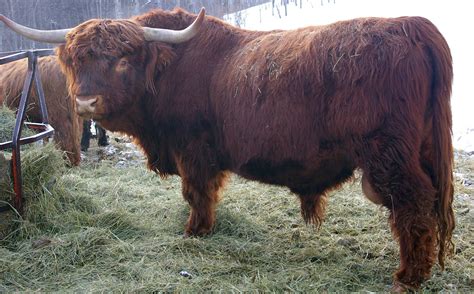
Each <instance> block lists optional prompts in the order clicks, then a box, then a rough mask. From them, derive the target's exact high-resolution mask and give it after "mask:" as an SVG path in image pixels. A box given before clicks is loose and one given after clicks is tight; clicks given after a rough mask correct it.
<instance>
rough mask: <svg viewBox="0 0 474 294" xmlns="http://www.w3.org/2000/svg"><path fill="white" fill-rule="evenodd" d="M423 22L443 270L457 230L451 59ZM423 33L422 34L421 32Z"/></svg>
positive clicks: (433, 30) (434, 31) (435, 32)
mask: <svg viewBox="0 0 474 294" xmlns="http://www.w3.org/2000/svg"><path fill="white" fill-rule="evenodd" d="M423 20H424V28H423V30H421V31H422V33H421V34H423V35H424V38H423V41H425V44H427V45H428V51H429V52H430V54H431V61H432V62H431V64H432V67H433V80H432V84H431V93H432V94H431V95H432V97H431V109H432V113H433V115H432V133H433V134H432V152H433V153H432V163H433V174H432V176H433V184H434V187H435V189H436V191H437V195H436V207H435V210H436V215H437V222H438V244H439V252H438V261H439V264H440V265H441V267H442V268H444V259H445V257H446V255H451V254H452V253H453V249H454V244H453V242H452V234H453V230H454V227H455V221H454V212H453V208H452V202H453V193H454V188H453V146H452V129H451V126H452V117H451V102H450V97H451V86H452V80H453V67H452V57H451V53H450V49H449V46H448V44H447V42H446V40H445V39H444V38H443V36H442V35H441V33H440V32H439V31H438V30H437V29H436V27H435V26H434V25H433V24H432V23H430V22H429V21H428V20H426V19H423ZM419 32H420V31H419Z"/></svg>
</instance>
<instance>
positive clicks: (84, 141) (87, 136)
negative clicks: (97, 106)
mask: <svg viewBox="0 0 474 294" xmlns="http://www.w3.org/2000/svg"><path fill="white" fill-rule="evenodd" d="M91 127H92V120H90V119H85V120H84V124H83V128H82V138H81V150H82V151H87V150H88V149H89V146H90V140H91V138H92V137H94V135H92V132H91ZM94 129H95V137H97V145H99V146H107V145H109V142H108V140H107V132H106V131H105V130H104V128H102V127H101V126H99V125H98V124H94Z"/></svg>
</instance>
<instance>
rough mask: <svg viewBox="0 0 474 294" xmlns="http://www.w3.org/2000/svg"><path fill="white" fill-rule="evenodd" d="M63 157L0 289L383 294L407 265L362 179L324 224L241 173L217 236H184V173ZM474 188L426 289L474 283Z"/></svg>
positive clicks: (27, 221) (16, 243)
mask: <svg viewBox="0 0 474 294" xmlns="http://www.w3.org/2000/svg"><path fill="white" fill-rule="evenodd" d="M54 152H57V151H54V150H48V151H45V152H42V155H41V156H42V157H44V156H45V155H44V154H45V153H54ZM59 154H60V153H59ZM41 156H40V157H41ZM53 158H55V156H53ZM59 158H61V156H59ZM471 159H472V158H471ZM51 162H53V161H52V160H49V161H48V163H51ZM43 164H45V163H43ZM56 164H57V163H54V164H53V165H50V166H49V168H52V169H53V170H54V172H48V171H47V168H43V169H42V170H35V171H34V173H36V174H37V175H38V174H40V173H42V172H48V174H49V176H48V177H45V176H44V175H38V177H39V178H40V179H42V180H41V181H40V182H41V183H40V182H37V183H36V184H35V185H36V192H34V193H33V194H29V196H28V197H29V198H28V200H27V211H28V213H27V215H26V216H25V218H23V219H20V218H15V219H14V226H12V227H11V230H10V232H9V234H8V235H7V236H5V238H4V239H3V240H2V241H0V292H2V293H3V292H7V293H9V292H18V291H19V292H354V291H355V292H367V291H370V292H385V291H389V289H390V285H391V282H392V277H391V275H392V272H394V271H395V269H396V268H397V266H398V245H397V243H396V242H395V241H394V240H393V239H392V237H391V233H390V231H389V228H388V223H387V212H386V211H385V210H384V209H381V208H379V207H377V206H375V205H373V204H371V203H370V202H369V201H367V200H366V199H365V198H364V197H363V196H362V194H361V189H360V184H359V181H358V180H355V181H354V182H353V183H348V184H346V185H345V186H344V187H343V188H342V189H341V190H339V191H336V192H334V193H332V194H331V195H330V197H329V203H328V209H327V216H326V219H325V222H324V223H323V225H322V227H321V228H320V230H316V229H314V228H313V227H311V226H306V225H305V224H304V223H303V221H302V219H301V216H300V213H299V203H298V200H297V198H296V196H294V195H292V194H291V193H289V191H288V190H287V189H284V188H280V187H275V186H268V185H262V184H259V183H256V182H251V181H246V180H244V179H241V178H239V177H237V176H233V177H232V178H231V181H230V182H229V184H228V185H227V187H226V189H225V190H224V193H223V197H222V201H221V203H220V205H219V207H218V210H217V224H216V227H215V230H214V233H213V234H212V235H210V236H206V237H202V238H187V239H184V238H182V233H183V229H184V224H185V222H186V219H187V216H188V207H187V205H186V203H185V202H184V200H183V199H182V196H181V192H180V191H181V184H180V179H179V178H178V177H170V178H168V179H160V178H159V177H158V176H156V175H154V174H152V173H151V172H149V171H147V170H146V169H145V167H144V166H143V165H132V166H128V167H126V168H119V167H117V166H116V162H115V161H114V160H103V161H101V162H90V161H89V162H87V161H86V162H85V163H84V164H83V165H82V166H81V167H78V168H72V169H63V168H60V167H59V166H57V165H56ZM60 166H62V165H61V164H60ZM46 167H47V165H46ZM472 167H474V166H473V165H472V162H471V163H470V161H468V160H467V161H466V162H463V163H462V164H460V165H459V167H458V171H467V174H466V176H468V177H471V178H472V170H471V169H470V168H472ZM25 171H26V169H25ZM466 195H467V196H466ZM473 197H474V189H472V188H469V187H465V186H461V185H458V186H457V190H456V202H455V209H456V216H457V228H456V232H455V235H454V239H455V240H454V241H455V243H456V245H457V254H456V256H455V257H454V258H452V259H450V260H449V261H448V263H447V268H446V270H445V271H440V269H439V267H438V266H435V267H434V269H433V274H432V278H431V279H430V280H429V281H427V282H426V283H424V284H423V289H422V291H423V292H461V293H464V292H470V291H472V289H473V287H474V281H473V278H472V277H473V265H472V261H473V256H474V252H473V251H474V250H473V246H472V245H473V243H472V242H473V240H474V231H473V229H472V224H473V209H474V207H473V201H472V199H473ZM466 209H467V210H466Z"/></svg>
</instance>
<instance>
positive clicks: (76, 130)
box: [0, 56, 82, 165]
mask: <svg viewBox="0 0 474 294" xmlns="http://www.w3.org/2000/svg"><path fill="white" fill-rule="evenodd" d="M27 69H28V60H27V59H22V60H18V61H14V62H10V63H6V64H3V65H0V103H5V104H6V105H7V106H8V107H9V108H12V109H16V108H17V107H18V104H19V102H20V97H21V91H22V89H23V83H24V81H25V77H26V71H27ZM38 70H39V71H40V75H41V82H42V85H43V91H44V94H45V100H46V101H45V102H46V108H47V109H48V118H49V121H50V124H51V126H52V127H53V128H54V141H55V142H56V143H57V145H58V147H59V148H60V149H61V150H64V151H65V152H66V154H67V157H68V159H69V161H70V162H71V164H72V165H78V164H79V163H80V160H81V149H80V139H81V134H82V118H80V117H79V116H78V115H76V113H75V111H74V103H73V101H72V99H71V98H70V97H69V94H68V91H67V87H66V78H65V76H64V74H63V73H62V72H61V69H60V67H59V64H58V62H57V58H56V57H55V56H47V57H42V58H39V59H38ZM31 94H32V97H31V98H30V100H29V104H28V106H27V116H28V119H29V120H31V121H34V122H40V121H41V112H40V108H39V103H38V97H37V94H36V89H35V85H34V83H33V86H32V90H31Z"/></svg>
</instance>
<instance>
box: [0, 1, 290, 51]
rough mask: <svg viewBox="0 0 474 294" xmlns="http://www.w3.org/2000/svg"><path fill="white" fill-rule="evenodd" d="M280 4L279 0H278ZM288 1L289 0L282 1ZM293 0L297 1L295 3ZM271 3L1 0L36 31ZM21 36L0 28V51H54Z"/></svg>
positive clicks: (2, 8)
mask: <svg viewBox="0 0 474 294" xmlns="http://www.w3.org/2000/svg"><path fill="white" fill-rule="evenodd" d="M278 1H280V0H278ZM281 1H282V2H286V3H287V2H288V0H281ZM293 1H294V0H293ZM265 2H270V1H269V0H0V13H2V14H4V15H5V16H7V17H9V18H11V19H12V20H14V21H16V22H18V23H20V24H23V25H26V26H29V27H32V28H37V29H47V30H49V29H64V28H70V27H74V26H76V25H78V24H79V23H82V22H83V21H85V20H88V19H91V18H128V17H130V16H133V15H138V14H141V13H144V12H147V11H149V10H150V9H153V8H163V9H173V8H174V7H182V8H184V9H186V10H188V11H191V12H194V13H197V12H198V11H199V9H200V8H201V7H205V8H206V13H207V14H209V15H213V16H216V17H219V18H222V17H223V16H224V15H225V14H228V13H233V12H236V11H239V10H242V9H245V8H248V7H251V6H255V5H258V4H261V3H265ZM51 47H54V45H48V44H45V43H37V42H33V41H30V40H27V39H26V38H24V37H21V36H18V35H17V34H15V33H13V32H12V31H10V30H9V29H7V28H5V26H4V25H3V24H2V25H0V51H3V52H4V51H14V50H22V49H36V48H51Z"/></svg>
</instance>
